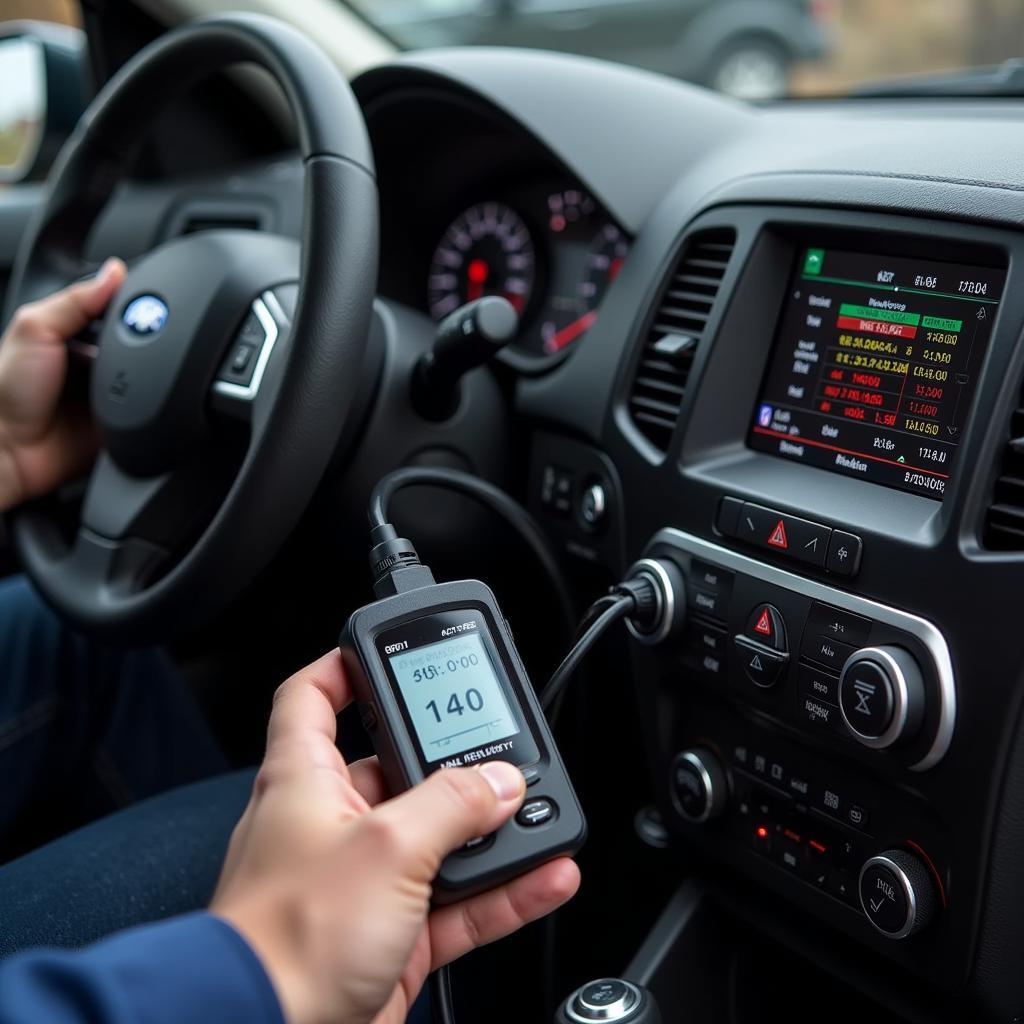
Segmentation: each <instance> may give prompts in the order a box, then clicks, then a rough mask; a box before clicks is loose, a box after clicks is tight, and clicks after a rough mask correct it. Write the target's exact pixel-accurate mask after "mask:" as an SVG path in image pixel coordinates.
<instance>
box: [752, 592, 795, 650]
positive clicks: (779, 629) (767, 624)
mask: <svg viewBox="0 0 1024 1024" xmlns="http://www.w3.org/2000/svg"><path fill="white" fill-rule="evenodd" d="M743 632H744V634H746V636H748V637H749V638H750V639H751V640H756V641H757V642H758V643H759V644H763V645H764V646H765V647H771V648H772V649H773V650H776V651H781V652H782V653H785V652H786V651H787V650H788V649H789V647H788V645H787V643H786V622H785V620H784V619H783V618H782V613H781V612H780V611H779V609H778V608H776V607H775V605H773V604H759V605H757V607H755V608H754V610H753V611H752V612H751V613H750V614H749V615H748V616H747V625H746V627H745V628H744V630H743Z"/></svg>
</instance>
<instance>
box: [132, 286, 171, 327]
mask: <svg viewBox="0 0 1024 1024" xmlns="http://www.w3.org/2000/svg"><path fill="white" fill-rule="evenodd" d="M170 312H171V311H170V310H169V309H168V308H167V303H166V302H164V300H163V299H158V298H157V297H156V296H155V295H140V296H139V297H138V298H136V299H132V301H131V302H129V303H128V305H127V306H126V307H125V310H124V312H123V313H122V314H121V322H122V323H123V324H124V325H125V327H127V328H128V330H129V331H131V332H132V334H137V335H139V336H140V337H149V335H151V334H157V333H158V332H160V331H162V330H163V329H164V324H166V323H167V317H168V316H170Z"/></svg>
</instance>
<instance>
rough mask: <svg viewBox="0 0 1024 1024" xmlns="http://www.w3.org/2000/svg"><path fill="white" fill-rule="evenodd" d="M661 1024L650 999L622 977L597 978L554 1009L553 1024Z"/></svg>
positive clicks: (656, 1010) (648, 993) (644, 992)
mask: <svg viewBox="0 0 1024 1024" xmlns="http://www.w3.org/2000/svg"><path fill="white" fill-rule="evenodd" d="M602 1022H603V1024H661V1014H660V1013H659V1012H658V1006H657V1004H656V1003H655V1001H654V997H653V996H652V995H651V993H650V992H648V991H647V989H645V988H641V987H640V986H639V985H634V984H633V983H632V982H631V981H624V980H623V979H622V978H599V979H598V980H597V981H590V982H587V984H586V985H583V986H582V987H581V988H578V989H577V990H576V991H575V992H573V994H572V995H571V996H569V998H568V999H566V1001H565V1002H564V1003H562V1005H561V1006H560V1007H559V1008H558V1013H557V1015H556V1016H555V1024H602Z"/></svg>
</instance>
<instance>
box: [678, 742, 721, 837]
mask: <svg viewBox="0 0 1024 1024" xmlns="http://www.w3.org/2000/svg"><path fill="white" fill-rule="evenodd" d="M669 786H670V790H671V794H672V803H673V805H674V806H675V809H676V810H677V811H678V812H679V813H680V814H681V815H682V816H683V817H684V818H685V819H686V820H687V821H689V822H692V823H693V824H698V825H699V824H700V823H701V822H705V821H708V820H710V819H711V818H716V817H718V815H719V814H721V813H722V811H724V810H725V805H726V802H727V800H728V796H729V783H728V780H727V779H726V776H725V770H724V769H723V768H722V764H721V762H720V761H719V760H718V758H717V757H716V756H715V755H714V754H713V753H712V752H711V751H710V750H708V749H707V748H706V747H694V748H693V749H692V750H684V751H682V753H679V754H676V756H675V759H674V760H673V762H672V772H671V777H670V780H669Z"/></svg>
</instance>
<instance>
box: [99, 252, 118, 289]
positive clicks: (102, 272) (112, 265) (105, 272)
mask: <svg viewBox="0 0 1024 1024" xmlns="http://www.w3.org/2000/svg"><path fill="white" fill-rule="evenodd" d="M116 268H117V260H115V259H113V258H111V259H109V260H105V261H104V263H103V266H102V267H100V269H99V273H98V274H97V275H96V283H97V284H101V285H102V284H107V283H108V282H109V281H110V278H111V275H112V274H113V273H114V271H115V269H116Z"/></svg>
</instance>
